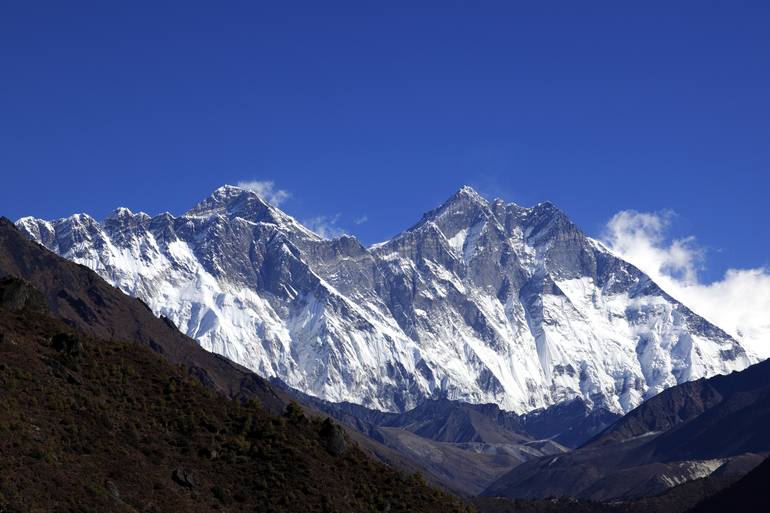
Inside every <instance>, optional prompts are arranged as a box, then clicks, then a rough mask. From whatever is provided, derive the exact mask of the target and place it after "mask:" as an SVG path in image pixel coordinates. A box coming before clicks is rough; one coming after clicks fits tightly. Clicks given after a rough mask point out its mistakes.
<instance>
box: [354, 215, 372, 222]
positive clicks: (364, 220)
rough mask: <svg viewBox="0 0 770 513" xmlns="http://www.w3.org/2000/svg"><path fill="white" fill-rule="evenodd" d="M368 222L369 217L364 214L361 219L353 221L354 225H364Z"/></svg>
mask: <svg viewBox="0 0 770 513" xmlns="http://www.w3.org/2000/svg"><path fill="white" fill-rule="evenodd" d="M368 220H369V216H367V215H366V214H364V215H362V216H361V217H357V218H355V219H353V224H364V223H365V222H367V221H368Z"/></svg>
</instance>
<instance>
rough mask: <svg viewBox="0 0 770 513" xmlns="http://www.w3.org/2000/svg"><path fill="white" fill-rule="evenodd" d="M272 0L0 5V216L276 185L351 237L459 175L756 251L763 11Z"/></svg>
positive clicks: (160, 206)
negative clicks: (652, 218) (662, 219)
mask: <svg viewBox="0 0 770 513" xmlns="http://www.w3.org/2000/svg"><path fill="white" fill-rule="evenodd" d="M161 3H164V4H166V6H160V5H159V4H161ZM270 3H272V4H275V5H276V6H278V5H280V7H275V6H274V7H268V6H267V4H268V2H244V3H235V2H208V3H207V4H203V3H196V2H179V3H177V5H176V6H173V7H172V6H170V5H171V3H166V2H151V3H140V2H120V6H118V5H117V4H118V2H93V3H81V2H75V1H73V2H60V1H56V2H48V3H46V2H3V5H2V7H0V173H2V179H1V181H0V214H3V215H6V216H8V217H11V218H14V219H15V218H18V217H20V216H22V215H36V216H40V217H46V218H52V217H60V216H64V215H68V214H71V213H73V212H77V211H87V212H89V213H91V214H93V215H95V216H97V217H101V216H104V215H106V214H107V213H108V212H109V211H111V210H112V209H113V208H114V207H116V206H119V205H123V206H127V207H129V208H131V209H133V210H144V211H146V212H148V213H151V214H153V213H158V212H160V211H164V210H169V211H171V212H174V213H180V212H182V211H184V210H185V209H186V208H188V207H190V206H191V205H192V204H193V203H195V202H196V201H197V200H198V199H200V198H202V197H204V196H206V195H207V194H208V193H209V192H210V191H211V190H213V189H214V188H215V187H217V186H218V185H220V184H223V183H235V182H238V181H241V180H251V179H259V180H273V181H274V182H276V184H277V186H278V187H280V188H282V189H286V190H288V191H290V192H291V194H292V197H291V198H290V199H289V200H288V201H286V202H285V203H284V204H283V205H282V206H283V208H284V209H285V210H287V211H288V212H289V213H291V214H293V215H295V216H296V217H298V218H300V219H307V218H311V217H314V216H318V215H327V216H332V215H334V214H339V218H338V224H339V225H340V226H342V227H345V228H347V229H348V230H349V231H351V232H352V233H354V234H356V235H358V236H359V237H360V238H361V239H362V240H363V241H364V242H367V243H369V242H375V241H377V240H380V239H384V238H387V237H390V236H392V235H393V234H394V233H396V232H398V231H400V230H402V229H404V228H406V227H408V226H409V225H411V224H412V223H413V222H415V221H416V220H417V219H418V218H419V217H420V215H421V214H422V212H424V211H426V210H428V209H430V208H432V207H433V206H435V205H436V204H437V203H440V202H441V201H442V200H444V199H445V198H446V197H448V196H449V195H450V194H451V193H452V192H453V191H454V190H456V189H457V188H458V187H459V186H460V185H462V184H465V183H467V184H470V185H472V186H474V187H476V188H477V189H478V190H480V191H481V192H482V193H484V194H486V195H489V196H502V197H504V198H506V199H508V200H512V201H516V202H518V203H520V204H523V205H530V204H534V203H537V202H539V201H544V200H550V201H553V202H555V203H556V204H558V205H559V206H560V207H562V208H563V209H564V210H565V211H566V212H567V213H568V214H570V215H571V217H572V218H573V219H574V220H575V221H576V222H578V224H579V225H581V226H582V227H583V228H584V229H585V230H586V231H587V232H589V233H593V234H596V233H597V232H598V231H599V230H600V229H601V227H602V225H603V223H604V222H605V221H606V220H607V219H608V218H609V217H611V216H612V214H614V213H615V212H617V211H619V210H622V209H637V210H644V211H654V210H660V209H665V208H673V209H674V210H676V211H677V212H678V214H679V217H678V218H677V219H678V220H677V223H676V225H675V229H676V230H677V232H678V233H680V234H694V235H696V236H697V237H698V238H699V240H700V242H701V244H703V245H704V246H705V247H706V248H708V249H709V251H710V253H709V272H710V273H713V274H715V275H718V274H720V273H721V271H722V270H723V269H724V268H726V267H756V266H760V265H766V264H767V263H768V260H769V257H768V254H769V252H770V251H769V250H770V236H768V226H770V208H768V194H769V193H770V29H768V27H770V7H768V6H769V5H770V4H768V3H767V2H737V1H724V2H706V1H698V2H674V1H666V2H606V3H605V2H600V3H597V2H573V1H567V2H548V1H544V2H499V3H497V2H467V4H466V3H463V2H454V3H453V2H448V1H444V2H436V3H435V4H433V5H427V4H426V5H424V6H422V7H420V8H416V7H410V6H413V5H415V4H416V2H405V3H403V4H402V6H397V5H396V3H393V2H366V1H365V2H350V3H336V2H310V3H308V4H304V5H303V4H301V3H296V2H270ZM364 215H365V216H366V217H367V218H368V221H367V222H365V223H362V224H359V225H356V224H354V222H353V220H354V219H356V218H359V217H361V216H364Z"/></svg>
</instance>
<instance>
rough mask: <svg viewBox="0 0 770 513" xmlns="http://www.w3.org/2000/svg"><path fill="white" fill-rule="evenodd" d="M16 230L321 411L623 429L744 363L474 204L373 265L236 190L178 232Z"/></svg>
mask: <svg viewBox="0 0 770 513" xmlns="http://www.w3.org/2000/svg"><path fill="white" fill-rule="evenodd" d="M16 224H17V226H18V227H19V229H20V230H22V231H23V232H24V233H25V234H26V235H27V236H28V237H30V238H31V239H33V240H35V241H37V242H39V243H40V244H42V245H44V246H45V247H46V248H48V249H50V250H51V251H54V252H56V253H58V254H59V255H61V256H64V257H65V258H67V259H70V260H72V261H74V262H77V263H80V264H83V265H86V266H87V267H89V268H91V269H93V270H95V271H96V272H97V273H98V274H100V275H101V276H102V277H103V278H104V279H105V280H107V281H108V282H109V283H110V284H112V285H114V286H116V287H118V288H120V289H121V290H122V291H124V292H125V293H127V294H129V295H131V296H134V297H137V298H139V299H141V300H142V301H143V302H144V303H146V304H147V305H148V306H149V307H150V309H151V310H152V311H153V312H154V313H155V314H157V315H159V316H162V317H164V318H166V319H169V321H170V322H172V323H173V324H174V325H175V326H178V327H179V328H180V330H181V331H182V332H184V333H185V334H187V335H188V336H190V337H192V338H194V339H196V340H197V341H198V342H199V343H200V344H201V346H202V347H204V348H205V349H208V350H210V351H213V352H214V353H217V354H221V355H224V356H225V357H227V358H229V359H230V360H233V361H235V362H237V363H239V364H241V365H243V366H245V367H247V368H249V369H251V370H253V371H255V372H257V373H258V374H260V375H262V376H265V377H269V378H279V379H280V380H282V381H283V382H284V383H286V384H288V385H289V386H291V387H293V388H295V389H298V390H300V391H301V392H303V393H306V394H309V395H312V396H315V397H318V398H321V399H324V400H327V401H331V402H350V403H355V404H359V405H363V406H366V407H368V408H372V409H376V410H380V411H390V412H404V411H407V410H409V409H411V408H413V407H415V406H417V405H418V404H420V403H421V402H422V401H423V400H425V399H442V398H446V399H451V400H460V401H463V402H466V403H474V404H482V403H494V404H497V405H498V406H500V407H501V408H503V409H505V410H510V411H513V412H516V413H519V414H523V413H526V412H529V411H533V410H537V409H543V408H546V407H549V406H552V405H555V404H559V403H562V402H565V401H571V400H574V399H580V400H581V401H583V402H584V403H585V404H586V405H588V407H589V408H602V409H605V410H607V411H610V412H614V413H619V414H622V413H625V412H628V411H631V410H632V409H634V408H635V407H636V406H638V405H639V404H640V403H641V402H642V401H643V400H645V399H647V398H650V397H652V396H654V395H656V394H658V393H659V392H661V391H662V390H664V389H666V388H668V387H670V386H673V385H676V384H679V383H683V382H687V381H691V380H694V379H698V378H701V377H706V376H712V375H715V374H721V373H727V372H730V371H733V370H740V369H743V368H745V367H747V366H748V365H749V364H750V363H752V361H751V358H750V357H749V356H748V355H747V353H746V351H744V349H743V348H742V347H741V346H740V344H739V343H738V342H737V341H736V340H735V339H733V338H732V337H731V336H730V335H728V334H727V333H725V332H724V331H722V330H721V329H719V328H718V327H717V326H714V325H713V324H711V323H709V322H708V321H706V320H705V319H703V318H701V317H699V316H698V315H696V314H695V313H693V312H692V311H691V310H690V309H688V308H687V307H686V306H685V305H683V304H681V303H680V302H678V301H677V300H676V299H674V298H672V297H671V296H669V295H668V294H666V293H665V292H664V291H663V290H662V289H661V288H660V287H659V286H658V285H656V284H655V283H654V282H653V281H652V280H651V279H650V278H649V277H648V276H646V275H645V274H644V273H642V272H641V271H640V270H639V269H637V268H636V267H634V266H633V265H631V264H629V263H627V262H625V261H624V260H622V259H621V258H620V257H618V256H617V255H615V254H613V253H612V252H611V251H610V250H609V249H608V248H606V247H605V246H604V245H602V244H601V243H600V242H598V241H596V240H594V239H592V238H590V237H588V236H587V235H585V234H584V233H583V232H582V231H581V230H580V229H578V227H577V226H575V224H574V223H572V222H571V221H570V220H569V218H568V217H567V216H566V215H565V214H564V213H563V212H562V211H560V210H559V209H558V208H557V207H555V206H554V205H553V204H550V203H541V204H538V205H536V206H534V207H531V208H525V207H520V206H518V205H516V204H513V203H506V202H504V201H502V200H500V199H495V200H493V201H487V200H486V199H484V198H483V197H482V196H480V195H479V194H478V193H476V192H475V191H474V190H473V189H471V188H469V187H463V188H461V189H460V190H459V191H457V193H456V194H454V195H453V196H452V197H451V198H449V199H448V200H447V201H446V202H445V203H444V204H442V205H441V206H439V207H438V208H435V209H433V210H431V211H429V212H427V213H426V214H425V215H424V216H423V218H422V219H421V220H420V221H419V222H418V223H416V224H415V225H414V226H413V227H411V228H409V229H407V230H405V231H404V232H402V233H400V234H398V235H397V236H395V237H393V238H392V239H391V240H388V241H386V242H383V243H380V244H375V245H373V246H370V247H365V246H363V245H362V244H361V243H360V242H359V241H358V240H357V239H356V238H354V237H351V236H342V237H339V238H335V239H333V240H327V239H324V238H322V237H320V236H319V235H317V234H315V233H313V232H312V231H310V230H309V229H307V228H306V227H304V226H303V225H302V224H301V223H299V222H298V221H297V220H295V219H294V218H292V217H291V216H289V215H287V214H286V213H284V212H283V211H281V210H279V209H278V208H276V207H274V206H272V205H270V204H268V203H267V202H266V201H264V200H263V199H262V198H261V197H260V196H259V195H257V194H256V193H254V192H252V191H249V190H246V189H242V188H238V187H232V186H224V187H221V188H219V189H217V190H216V191H214V193H213V194H212V195H211V196H209V197H208V198H206V199H204V200H203V201H201V202H200V203H198V204H197V205H196V206H194V207H193V208H192V209H190V210H189V211H187V212H186V213H185V214H183V215H181V216H173V215H171V214H169V213H163V214H160V215H157V216H154V217H151V216H149V215H147V214H144V213H132V212H131V211H130V210H128V209H125V208H120V209H117V210H116V211H115V212H114V213H113V214H112V215H110V216H109V217H108V218H106V219H104V220H102V221H97V220H95V219H93V218H92V217H90V216H88V215H86V214H76V215H73V216H70V217H68V218H64V219H59V220H54V221H45V220H40V219H35V218H29V217H27V218H22V219H20V220H19V221H18V222H17V223H16Z"/></svg>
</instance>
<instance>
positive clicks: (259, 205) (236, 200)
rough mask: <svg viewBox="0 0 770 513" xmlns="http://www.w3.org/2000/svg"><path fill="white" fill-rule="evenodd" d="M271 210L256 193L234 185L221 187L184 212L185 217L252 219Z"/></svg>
mask: <svg viewBox="0 0 770 513" xmlns="http://www.w3.org/2000/svg"><path fill="white" fill-rule="evenodd" d="M271 209H273V207H272V206H271V205H270V204H269V203H267V202H266V201H265V200H263V199H262V198H261V197H260V196H259V195H258V194H257V193H256V192H254V191H251V190H248V189H244V188H242V187H236V186H234V185H223V186H221V187H218V188H217V189H216V190H214V192H212V193H211V194H210V195H209V196H208V197H207V198H206V199H204V200H203V201H201V202H200V203H198V204H197V205H195V206H194V207H193V208H191V209H190V210H188V211H187V212H185V216H188V217H208V216H213V215H215V214H220V215H239V214H245V215H247V216H249V217H253V216H254V214H257V213H258V214H260V215H264V214H265V213H266V212H268V211H269V210H271Z"/></svg>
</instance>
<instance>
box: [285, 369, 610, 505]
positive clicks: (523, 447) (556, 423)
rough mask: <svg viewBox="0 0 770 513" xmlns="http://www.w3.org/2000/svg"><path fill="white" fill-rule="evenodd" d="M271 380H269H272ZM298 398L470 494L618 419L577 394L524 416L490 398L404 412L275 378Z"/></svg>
mask: <svg viewBox="0 0 770 513" xmlns="http://www.w3.org/2000/svg"><path fill="white" fill-rule="evenodd" d="M274 382H275V380H274ZM276 385H277V386H281V387H283V388H284V390H286V392H287V393H288V394H290V395H292V396H293V397H295V398H296V399H297V400H298V401H300V402H301V403H302V404H308V405H311V407H312V408H314V409H316V410H318V411H322V412H324V413H326V414H328V415H330V416H331V417H333V418H334V419H336V420H338V421H339V422H341V423H342V424H343V425H347V426H350V427H351V428H353V429H356V430H358V431H359V432H361V433H363V434H365V435H366V436H367V437H370V438H372V439H374V440H376V441H377V442H379V443H381V444H383V445H385V446H387V447H389V448H391V449H393V450H394V451H396V452H398V453H399V454H401V455H402V456H404V457H405V458H407V459H409V460H412V461H415V462H419V464H420V465H421V466H422V467H423V468H424V469H426V470H427V471H428V472H429V473H430V474H431V475H433V476H436V477H437V478H438V479H439V480H440V481H441V482H442V483H444V484H445V485H446V486H448V487H449V488H450V489H452V490H454V491H456V492H458V493H461V494H463V495H477V494H478V493H480V492H482V491H483V490H484V489H486V488H487V487H488V486H489V485H490V484H492V482H494V481H495V480H496V479H497V478H499V477H500V476H502V475H503V474H505V473H506V472H508V471H510V470H511V469H512V468H514V467H515V466H517V465H519V464H521V463H522V462H524V461H528V460H530V459H534V458H538V457H540V456H544V455H551V454H561V453H563V452H566V451H567V450H568V448H567V447H565V446H564V445H563V443H567V444H570V445H569V447H574V446H575V445H577V444H578V443H582V442H584V441H586V440H588V439H589V438H591V437H592V436H593V435H595V434H596V433H598V432H599V431H601V430H602V429H603V428H604V427H606V426H607V425H609V424H611V423H612V422H613V421H614V420H616V419H617V418H618V416H617V415H615V414H612V413H610V412H608V411H606V410H601V409H596V410H589V409H588V408H587V406H586V405H585V403H583V402H582V401H581V400H580V399H576V400H574V401H572V402H568V403H562V404H558V405H554V406H551V407H550V408H547V409H545V410H538V411H535V412H531V413H528V414H525V415H517V414H515V413H512V412H506V411H503V410H500V408H499V407H497V405H494V404H468V403H462V402H459V401H450V400H448V399H436V400H434V399H427V400H425V401H423V402H422V403H421V404H420V405H418V406H417V407H415V408H414V409H412V410H409V411H407V412H404V413H387V412H380V411H376V410H370V409H367V408H365V407H363V406H359V405H356V404H351V403H330V402H327V401H323V400H321V399H317V398H313V397H310V396H307V395H306V394H302V393H300V392H298V391H296V390H292V389H289V388H288V387H286V386H285V384H281V383H276Z"/></svg>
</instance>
